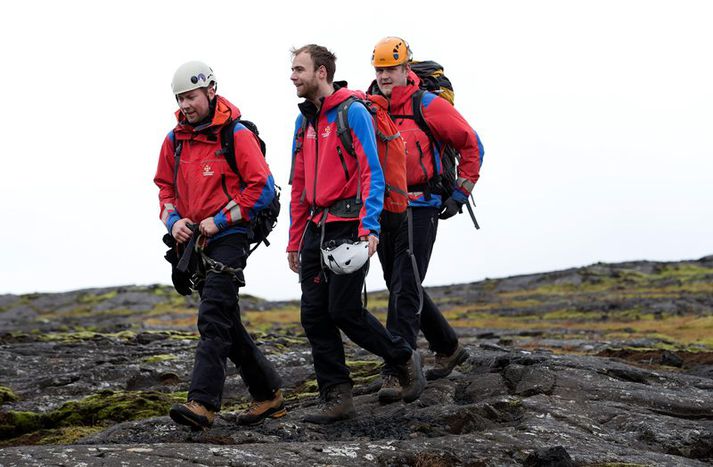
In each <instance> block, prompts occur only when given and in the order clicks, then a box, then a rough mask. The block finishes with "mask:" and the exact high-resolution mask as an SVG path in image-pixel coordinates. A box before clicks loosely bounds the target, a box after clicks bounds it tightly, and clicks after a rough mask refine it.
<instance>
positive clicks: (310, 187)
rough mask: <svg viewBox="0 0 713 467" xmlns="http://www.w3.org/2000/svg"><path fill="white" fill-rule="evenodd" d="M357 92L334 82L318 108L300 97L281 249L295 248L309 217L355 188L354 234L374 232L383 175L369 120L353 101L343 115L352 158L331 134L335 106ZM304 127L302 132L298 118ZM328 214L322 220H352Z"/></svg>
mask: <svg viewBox="0 0 713 467" xmlns="http://www.w3.org/2000/svg"><path fill="white" fill-rule="evenodd" d="M354 95H358V94H357V93H356V92H355V91H351V90H349V89H347V88H346V87H339V85H336V83H335V92H334V93H333V94H332V95H330V96H327V97H325V98H324V100H323V102H322V106H321V108H320V109H319V110H317V109H316V107H315V106H314V104H312V103H310V102H309V101H305V102H303V103H302V104H300V111H301V113H300V115H299V116H298V117H297V121H296V122H295V133H294V139H293V146H292V153H293V154H294V161H293V174H292V198H291V202H290V238H289V243H288V245H287V251H290V252H292V251H298V250H299V248H300V240H301V238H302V234H303V232H304V230H305V228H306V226H307V222H308V221H310V220H312V221H314V222H319V221H321V220H322V217H321V216H323V215H324V214H323V213H324V210H325V208H329V207H330V206H332V205H334V204H335V203H336V202H337V201H339V200H345V199H350V198H355V197H356V196H357V191H358V190H360V197H361V201H362V205H361V208H360V210H359V236H360V237H361V236H367V235H378V234H379V231H380V226H379V216H380V215H381V209H382V206H383V203H384V174H383V172H382V170H381V165H380V164H379V154H378V152H377V149H376V136H375V132H374V123H373V119H372V117H371V114H370V113H369V111H368V110H367V109H366V107H364V106H363V105H362V104H359V103H354V104H352V105H351V106H350V107H349V112H348V114H347V116H348V119H349V128H350V129H351V132H352V138H353V140H354V149H355V150H356V154H357V157H356V158H355V157H353V156H351V155H350V154H349V152H348V151H347V150H346V149H344V147H342V143H341V140H340V139H339V136H338V135H337V107H338V106H339V104H341V103H342V102H344V101H345V100H346V99H347V98H349V97H350V96H354ZM305 119H306V120H307V125H306V128H305V130H304V132H303V131H302V127H303V122H304V121H305ZM353 220H354V219H352V218H343V217H339V216H337V215H335V214H333V213H331V212H330V213H328V214H327V217H326V218H325V221H326V222H337V221H353Z"/></svg>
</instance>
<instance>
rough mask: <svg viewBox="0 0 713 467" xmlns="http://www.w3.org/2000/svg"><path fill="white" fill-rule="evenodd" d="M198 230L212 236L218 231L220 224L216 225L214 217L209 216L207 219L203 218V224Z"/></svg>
mask: <svg viewBox="0 0 713 467" xmlns="http://www.w3.org/2000/svg"><path fill="white" fill-rule="evenodd" d="M198 230H199V231H200V233H202V234H203V235H205V236H206V237H212V236H213V235H215V234H217V233H218V226H216V225H215V220H214V219H213V218H212V217H208V218H207V219H203V220H202V221H201V225H199V226H198Z"/></svg>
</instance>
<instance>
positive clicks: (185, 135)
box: [154, 61, 286, 429]
mask: <svg viewBox="0 0 713 467" xmlns="http://www.w3.org/2000/svg"><path fill="white" fill-rule="evenodd" d="M172 88H173V93H174V95H175V97H176V101H177V102H178V105H179V110H178V111H176V119H177V120H178V123H177V125H176V127H175V128H174V129H173V130H171V131H170V132H169V134H168V135H167V136H166V138H165V140H164V142H163V146H162V147H161V154H160V157H159V161H158V168H157V170H156V176H155V178H154V182H155V183H156V185H158V187H159V200H160V206H161V220H162V221H163V223H164V224H165V225H166V228H167V230H168V232H169V233H170V234H171V235H172V236H173V238H174V239H175V241H176V243H178V244H179V245H183V246H184V247H186V249H188V250H189V251H191V250H190V247H188V246H187V245H186V244H187V243H189V241H190V240H191V239H192V237H194V236H199V237H198V239H197V240H196V239H194V241H197V242H199V243H200V244H201V245H202V246H203V252H204V253H205V255H206V256H207V257H208V258H210V259H211V260H214V261H217V262H219V263H222V264H223V265H225V266H227V268H226V269H225V270H224V271H221V270H220V269H221V268H210V267H206V269H207V272H206V274H205V279H204V281H203V282H201V283H199V284H198V286H197V288H198V292H199V294H200V298H201V301H200V306H199V309H198V330H199V332H200V336H201V338H200V341H199V342H198V345H197V348H196V355H195V365H194V368H193V374H192V376H191V385H190V389H189V391H188V402H187V403H185V404H176V405H174V406H173V407H171V410H170V412H169V415H170V416H171V418H172V419H173V420H174V421H176V422H177V423H180V424H183V425H188V426H190V427H192V428H194V429H205V428H208V427H210V426H211V425H212V424H213V421H214V419H215V416H216V413H217V412H218V411H219V410H220V406H221V402H222V393H223V385H224V383H225V376H226V375H225V371H226V366H225V364H226V359H227V358H230V359H231V360H232V361H233V362H234V363H235V365H236V366H237V367H238V368H239V369H240V374H241V376H242V378H243V381H244V382H245V384H246V386H247V387H248V390H249V392H250V394H251V396H252V397H253V404H252V405H251V406H250V407H249V408H248V410H246V411H245V412H243V413H241V414H240V415H239V417H238V422H239V423H242V424H250V423H256V422H258V421H260V420H262V419H263V418H266V417H273V418H277V417H281V416H283V415H284V414H285V413H286V412H285V408H284V403H283V398H282V394H281V392H280V389H279V388H280V386H281V380H280V377H279V375H278V374H277V372H276V371H275V368H274V367H273V365H272V364H271V363H270V362H269V361H268V360H267V359H266V358H265V356H264V355H263V354H262V353H261V352H260V350H259V349H258V348H257V346H256V345H255V343H254V342H253V340H252V339H251V338H250V335H249V334H248V332H247V331H246V330H245V327H244V326H243V324H242V322H241V320H240V307H239V305H238V289H239V287H240V286H241V285H244V282H243V276H242V269H243V268H244V267H245V265H246V259H247V253H248V251H249V243H248V239H247V234H248V222H249V221H250V219H251V218H252V216H254V215H255V213H257V212H259V211H260V210H261V209H263V208H265V207H266V206H267V205H268V204H269V203H270V202H271V201H272V199H273V197H274V196H275V185H274V181H273V178H272V174H271V173H270V169H269V167H268V165H267V162H266V161H265V158H264V156H263V154H262V151H261V149H260V145H259V142H258V141H259V140H258V139H257V136H256V135H255V134H254V133H253V132H252V131H250V130H249V129H248V128H246V127H245V126H244V125H243V124H241V123H236V124H234V130H233V133H232V135H227V132H226V137H231V136H232V138H233V148H234V155H235V162H234V166H235V167H234V168H231V164H230V163H229V162H228V160H227V159H226V157H224V151H222V148H223V145H222V142H221V138H222V132H221V130H223V129H224V128H226V127H228V128H230V125H231V122H233V121H234V120H239V119H240V111H239V110H238V108H237V107H236V106H234V105H233V104H231V103H230V102H229V101H228V100H227V99H225V98H224V97H222V96H218V95H217V94H216V90H217V81H216V78H215V75H214V73H213V70H212V69H211V68H210V67H208V66H207V65H206V64H205V63H202V62H195V61H194V62H188V63H185V64H183V65H181V66H180V67H179V68H178V70H176V73H175V75H174V77H173V82H172ZM231 162H232V161H231ZM201 258H202V256H201Z"/></svg>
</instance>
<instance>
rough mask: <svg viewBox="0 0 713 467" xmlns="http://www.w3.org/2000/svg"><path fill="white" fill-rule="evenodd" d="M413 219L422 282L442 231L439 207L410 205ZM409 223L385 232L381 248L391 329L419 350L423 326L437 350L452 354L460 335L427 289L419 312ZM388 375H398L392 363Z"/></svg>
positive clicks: (386, 369)
mask: <svg viewBox="0 0 713 467" xmlns="http://www.w3.org/2000/svg"><path fill="white" fill-rule="evenodd" d="M409 209H410V211H411V216H412V222H413V229H412V233H413V255H414V257H415V259H416V267H417V268H418V279H419V280H420V281H421V282H422V281H423V279H424V278H425V276H426V272H427V271H428V263H429V262H430V260H431V252H432V251H433V244H434V242H435V241H436V233H437V231H438V209H436V208H427V207H424V208H409ZM408 230H409V229H408V222H407V220H404V222H403V223H402V224H401V226H400V227H399V228H398V229H396V230H394V231H391V232H388V231H387V232H382V234H381V239H380V241H379V247H378V249H377V251H378V254H379V260H380V261H381V265H382V267H383V270H384V280H385V281H386V286H387V288H388V289H389V312H388V317H387V320H386V327H387V329H388V330H389V331H390V332H391V333H392V334H395V335H397V336H401V337H403V338H404V339H405V340H406V342H408V343H409V345H410V346H411V348H413V349H416V339H417V338H418V331H419V329H420V330H421V331H423V335H424V336H425V337H426V340H427V341H428V343H429V346H430V349H431V350H432V351H434V352H438V353H444V354H449V355H450V354H451V353H453V351H455V349H456V348H457V347H458V337H457V336H456V333H455V331H454V330H453V328H452V327H451V326H450V324H448V321H447V320H446V319H445V318H444V317H443V315H442V314H441V312H440V311H439V310H438V307H437V306H436V304H435V303H433V300H431V297H429V296H428V294H427V293H426V291H425V290H424V291H423V308H422V309H421V314H420V315H419V314H418V305H419V287H420V285H421V284H420V282H419V280H417V278H416V276H415V275H414V267H413V261H412V259H411V257H410V256H409V254H408V251H409V238H408V235H409V233H408ZM384 373H385V374H395V369H394V368H393V367H392V366H391V365H389V364H388V362H387V364H386V365H385V367H384Z"/></svg>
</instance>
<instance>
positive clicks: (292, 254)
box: [287, 251, 300, 274]
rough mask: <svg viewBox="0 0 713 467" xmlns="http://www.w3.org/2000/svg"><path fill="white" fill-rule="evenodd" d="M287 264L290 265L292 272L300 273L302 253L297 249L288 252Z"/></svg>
mask: <svg viewBox="0 0 713 467" xmlns="http://www.w3.org/2000/svg"><path fill="white" fill-rule="evenodd" d="M287 264H289V265H290V269H292V272H295V273H297V274H299V273H300V254H299V253H298V252H297V251H288V252H287Z"/></svg>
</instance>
